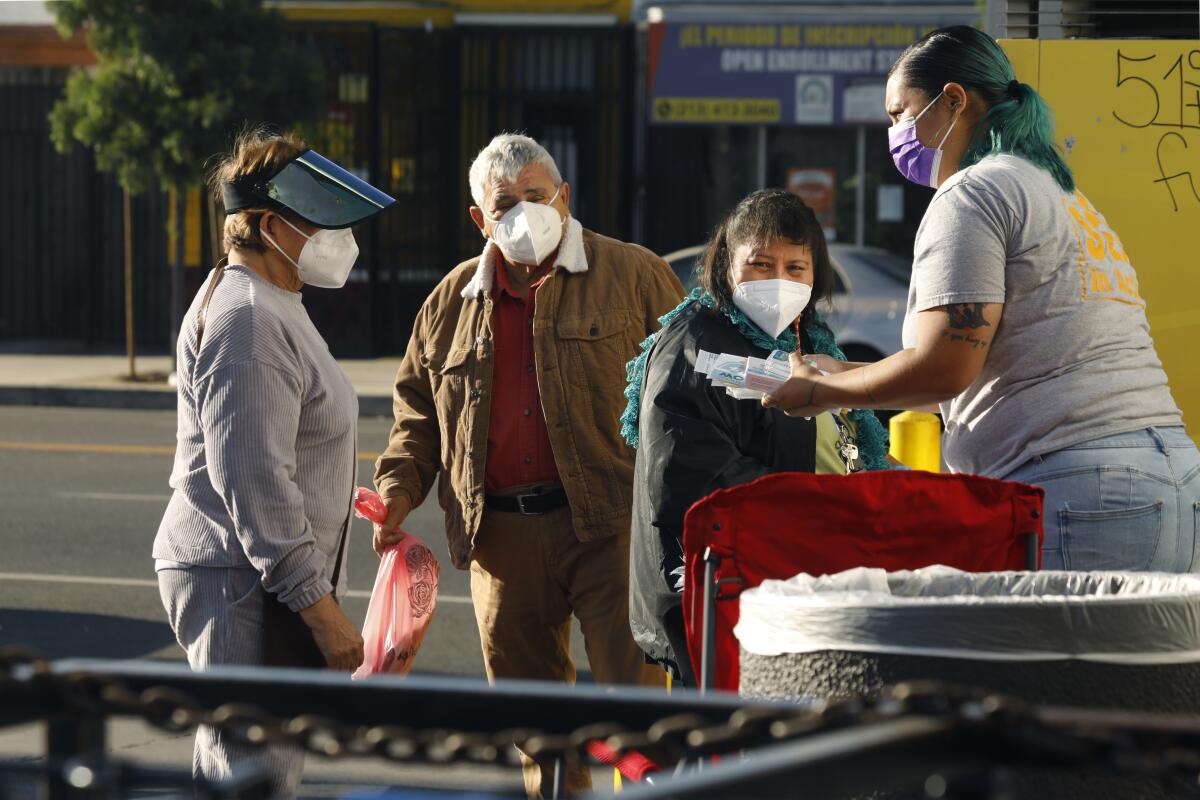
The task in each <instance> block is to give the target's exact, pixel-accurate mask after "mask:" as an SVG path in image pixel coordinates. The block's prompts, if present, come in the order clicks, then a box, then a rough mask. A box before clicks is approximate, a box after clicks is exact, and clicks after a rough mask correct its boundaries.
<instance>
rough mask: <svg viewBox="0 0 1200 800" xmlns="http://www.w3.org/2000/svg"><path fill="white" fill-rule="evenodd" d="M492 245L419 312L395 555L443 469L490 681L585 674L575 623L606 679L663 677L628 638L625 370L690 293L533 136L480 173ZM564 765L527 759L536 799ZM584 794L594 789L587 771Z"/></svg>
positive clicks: (406, 364)
mask: <svg viewBox="0 0 1200 800" xmlns="http://www.w3.org/2000/svg"><path fill="white" fill-rule="evenodd" d="M470 182H471V194H472V196H473V198H474V201H475V205H474V206H473V207H472V208H471V209H470V214H471V218H472V219H473V220H474V221H475V224H476V225H477V226H478V227H479V230H480V232H481V233H482V234H483V237H484V238H485V239H486V244H485V246H484V248H483V253H482V254H481V255H480V256H479V257H478V258H474V259H471V260H470V261H467V262H465V263H463V264H460V265H459V266H458V267H456V268H455V269H454V270H453V271H451V273H450V274H449V275H447V276H446V278H445V279H444V280H443V281H442V282H441V283H440V284H439V285H438V287H437V288H436V289H434V291H433V293H432V294H431V295H430V296H429V298H428V299H427V300H426V301H425V304H424V306H422V308H421V311H420V312H419V313H418V315H417V318H416V321H415V323H414V325H413V334H412V339H411V341H410V342H409V345H408V351H407V353H406V354H405V357H404V361H403V362H402V364H401V366H400V369H399V372H398V373H397V375H396V385H395V392H394V396H393V399H394V409H395V417H396V420H395V424H394V426H393V427H392V431H391V436H390V439H389V442H388V446H387V449H386V451H385V452H384V453H383V455H382V456H381V457H380V459H379V462H378V464H377V469H376V474H375V483H376V485H377V486H378V488H379V492H380V494H381V495H382V496H383V497H384V498H385V502H386V503H387V505H388V512H389V513H388V520H387V522H386V523H385V524H384V525H382V526H377V527H376V529H375V547H376V550H377V551H382V550H383V549H384V548H386V547H388V546H389V545H391V544H393V543H394V542H396V541H398V540H399V538H400V536H401V535H402V534H400V532H399V526H400V524H401V523H402V522H403V520H404V518H405V517H406V516H407V515H408V513H409V511H410V510H411V509H413V508H414V507H416V506H417V505H418V504H419V503H421V502H422V501H423V500H424V498H425V496H426V495H427V494H428V492H429V490H430V489H431V488H432V486H433V482H434V478H435V477H438V479H439V480H438V499H439V500H440V502H441V505H442V508H443V509H444V510H445V514H446V534H447V537H448V539H449V546H450V556H451V558H452V559H453V561H454V564H455V566H457V567H458V568H460V569H470V571H471V597H472V600H473V601H474V605H475V618H476V621H477V622H478V625H479V635H480V640H481V642H482V645H483V657H484V665H485V667H486V669H487V674H488V677H489V679H492V680H494V679H497V678H525V679H540V680H558V681H566V682H572V681H574V679H575V666H574V664H573V663H572V661H571V654H570V636H569V634H570V626H571V616H572V614H573V615H574V616H575V617H576V618H577V619H578V620H579V624H580V627H581V629H582V632H583V637H584V641H585V642H586V644H587V653H588V660H589V662H590V664H591V668H592V674H593V676H594V677H595V679H596V680H597V681H598V682H600V683H641V684H651V685H653V684H661V682H662V679H661V677H659V676H660V675H661V673H659V674H658V675H656V670H654V669H653V668H650V667H648V666H647V665H646V664H645V663H644V660H643V657H642V654H641V652H640V651H639V650H638V647H637V645H635V644H634V642H633V638H632V635H631V633H630V629H629V612H628V603H629V525H630V505H631V494H632V482H633V457H634V452H633V450H632V449H631V448H630V447H628V446H627V445H626V444H625V443H624V442H623V441H622V440H621V436H620V427H621V423H620V416H621V412H622V410H623V409H624V406H625V398H624V395H623V391H624V387H625V363H626V362H627V361H629V360H630V359H632V358H633V357H634V356H635V355H637V352H638V344H639V343H640V342H641V341H642V340H643V339H644V338H646V336H648V335H649V334H651V333H653V332H654V331H655V330H657V329H658V318H659V317H660V316H662V315H663V314H664V313H665V312H667V311H668V310H670V309H671V308H673V307H674V306H675V305H676V304H678V302H679V300H680V299H681V298H682V296H683V287H682V286H681V285H680V283H679V280H678V279H677V278H676V277H675V275H674V273H672V272H671V270H670V268H669V267H668V266H667V265H666V263H664V262H663V261H662V259H660V258H658V257H657V256H655V255H654V254H653V253H651V252H649V251H648V250H646V249H644V248H641V247H638V246H637V245H632V244H625V243H623V242H618V241H615V240H613V239H609V238H607V237H605V236H601V235H600V234H597V233H593V232H592V231H589V230H585V229H584V228H583V226H582V225H581V224H580V223H579V222H578V221H577V220H575V219H574V218H572V217H571V214H570V200H571V187H570V185H569V184H567V183H566V182H564V181H563V179H562V177H561V176H560V175H559V171H558V168H557V166H556V165H555V163H554V160H553V159H552V158H551V157H550V154H549V153H547V152H546V150H545V149H543V148H542V147H541V145H539V144H538V143H537V142H535V141H534V140H532V139H530V138H528V137H526V136H518V135H513V134H504V135H501V136H497V137H496V138H495V139H493V140H492V142H491V143H490V144H489V145H488V146H487V147H485V148H484V149H483V150H482V151H481V152H480V153H479V155H478V156H477V157H476V159H475V162H474V164H472V166H471V171H470ZM546 766H547V765H539V764H536V763H534V762H533V761H531V760H528V759H526V768H525V783H526V788H527V789H528V791H529V793H530V795H531V796H537V795H538V794H539V793H540V791H541V781H542V773H543V772H544V769H543V768H544V767H546ZM566 784H567V790H568V791H569V792H578V791H581V790H584V789H586V788H588V786H589V785H590V781H589V779H588V774H587V771H586V769H573V770H571V771H569V773H568V775H567V780H566Z"/></svg>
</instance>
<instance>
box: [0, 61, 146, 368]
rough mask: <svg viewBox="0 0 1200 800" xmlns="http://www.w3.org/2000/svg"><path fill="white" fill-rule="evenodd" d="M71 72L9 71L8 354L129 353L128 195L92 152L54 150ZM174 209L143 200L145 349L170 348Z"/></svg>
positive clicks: (138, 243) (140, 336)
mask: <svg viewBox="0 0 1200 800" xmlns="http://www.w3.org/2000/svg"><path fill="white" fill-rule="evenodd" d="M66 76H67V71H66V70H63V69H51V68H29V67H0V347H7V348H9V349H15V348H22V349H37V350H39V351H45V350H46V349H52V348H55V347H70V348H78V347H80V346H82V347H85V348H89V349H97V350H103V349H112V348H119V347H120V346H121V345H122V343H123V342H124V340H125V301H124V250H123V247H124V244H123V222H122V216H121V213H122V211H121V209H122V199H121V190H120V187H119V186H118V185H117V182H116V179H115V178H114V177H112V176H111V175H107V174H103V173H99V172H97V171H96V168H95V162H94V159H93V157H92V155H91V153H90V152H88V151H87V150H85V149H83V148H76V149H75V150H73V151H72V152H70V153H68V154H67V155H60V154H59V153H57V152H55V150H54V146H53V145H52V144H51V142H50V125H49V122H48V120H47V115H48V114H49V113H50V108H51V107H52V106H53V104H54V101H55V100H56V99H57V98H58V97H60V96H61V95H62V92H63V84H64V83H65V81H66ZM166 218H167V214H166V200H165V198H164V196H163V195H162V194H161V193H159V192H157V191H150V192H147V193H146V194H144V195H142V196H140V197H137V198H134V202H133V230H134V239H135V247H134V287H135V291H134V304H135V328H136V331H137V340H138V344H139V346H143V347H150V348H159V349H163V348H165V343H166V341H167V325H168V311H169V309H168V307H167V302H166V299H167V282H168V278H169V276H168V272H167V252H166V247H167V244H166V227H165V221H166Z"/></svg>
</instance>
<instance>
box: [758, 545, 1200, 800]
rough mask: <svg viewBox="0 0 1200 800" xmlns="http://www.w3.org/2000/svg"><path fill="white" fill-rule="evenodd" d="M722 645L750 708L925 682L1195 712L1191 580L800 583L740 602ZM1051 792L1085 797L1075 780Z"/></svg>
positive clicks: (919, 575) (1199, 604)
mask: <svg viewBox="0 0 1200 800" xmlns="http://www.w3.org/2000/svg"><path fill="white" fill-rule="evenodd" d="M734 633H735V635H736V636H737V639H738V642H739V647H740V652H741V657H740V661H741V684H740V690H741V692H742V693H743V694H746V695H750V696H757V697H777V698H813V697H822V698H838V697H848V696H856V695H871V694H873V693H875V692H877V691H878V690H879V689H881V688H882V687H884V686H887V685H889V684H894V683H898V682H901V681H907V680H921V679H931V680H939V681H945V682H948V683H954V684H959V685H964V686H974V687H980V688H983V689H987V690H990V691H996V692H1001V693H1004V694H1008V695H1012V696H1014V697H1018V698H1021V699H1023V700H1026V701H1028V702H1030V703H1036V704H1047V705H1061V706H1083V707H1091V708H1107V709H1129V710H1143V711H1157V712H1173V713H1193V714H1200V575H1177V574H1166V573H1146V572H1141V573H1138V572H991V573H967V572H961V571H959V570H955V569H951V568H949V567H931V568H927V569H922V570H916V571H908V572H892V573H888V572H885V571H883V570H878V569H855V570H849V571H847V572H842V573H839V574H837V575H831V576H822V577H812V576H808V575H798V576H796V577H794V578H791V579H790V580H786V581H765V582H764V583H763V584H762V585H760V586H758V587H756V588H754V589H751V590H749V591H746V592H743V593H742V595H741V600H740V619H739V622H738V624H737V627H736V628H735V630H734ZM1043 788H1045V786H1043ZM1143 789H1145V790H1146V791H1149V790H1150V789H1149V787H1140V788H1138V789H1137V792H1138V794H1139V795H1140V796H1156V795H1158V792H1157V791H1152V792H1151V793H1150V794H1148V795H1147V794H1142V790H1143ZM1054 791H1055V792H1056V793H1057V794H1056V796H1088V792H1091V793H1092V794H1091V797H1092V798H1094V797H1096V796H1097V795H1096V794H1095V792H1096V791H1097V788H1096V786H1095V785H1092V786H1090V787H1087V786H1085V785H1084V784H1082V783H1078V782H1077V785H1074V786H1065V785H1057V786H1056V787H1055V789H1054ZM1101 794H1104V793H1103V792H1101ZM1043 796H1049V795H1043ZM1105 796H1114V795H1105Z"/></svg>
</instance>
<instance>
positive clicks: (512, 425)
mask: <svg viewBox="0 0 1200 800" xmlns="http://www.w3.org/2000/svg"><path fill="white" fill-rule="evenodd" d="M549 274H550V273H549V271H547V272H546V274H545V275H542V276H541V277H540V278H538V279H537V280H535V281H533V282H532V283H531V284H530V286H529V296H528V299H526V300H522V299H521V297H520V295H519V294H518V293H517V292H516V290H515V289H514V288H513V286H512V283H511V282H510V281H509V279H508V272H507V270H506V268H505V265H504V263H503V260H502V259H501V258H500V257H499V254H497V258H496V282H495V285H494V286H493V288H492V299H493V305H492V337H493V339H492V341H493V344H494V352H495V361H494V362H493V365H492V366H493V369H494V370H495V372H494V377H493V380H492V411H491V417H490V419H489V422H488V450H487V465H486V467H485V469H484V488H485V490H486V491H489V492H494V491H497V490H500V489H507V488H509V487H512V486H523V485H526V484H531V483H557V482H558V465H556V464H555V463H554V452H553V451H552V450H551V449H550V434H549V433H548V432H547V430H546V414H545V413H544V412H543V411H542V399H541V396H540V394H539V393H538V382H537V367H536V366H535V365H534V360H533V309H534V293H535V292H536V290H537V287H538V286H541V284H542V282H543V281H545V280H546V277H547V276H548V275H549Z"/></svg>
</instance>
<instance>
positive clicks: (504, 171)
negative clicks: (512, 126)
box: [468, 133, 563, 207]
mask: <svg viewBox="0 0 1200 800" xmlns="http://www.w3.org/2000/svg"><path fill="white" fill-rule="evenodd" d="M531 164H541V165H542V166H543V167H545V168H546V172H548V173H549V174H550V180H551V181H553V182H554V188H556V189H557V188H558V187H559V186H561V185H562V182H563V179H562V175H560V174H559V172H558V165H557V164H555V163H554V159H553V158H552V157H551V156H550V154H549V153H548V152H546V148H544V147H542V146H541V145H540V144H538V143H537V142H535V141H534V140H533V139H530V138H529V137H528V136H522V135H521V134H519V133H502V134H500V135H499V136H497V137H496V138H495V139H492V141H491V142H489V143H488V146H487V147H485V148H483V149H482V150H480V151H479V155H477V156H475V160H474V161H473V162H471V171H470V172H469V173H468V179H469V180H470V183H471V197H472V198H473V199H474V200H475V205H477V206H480V207H482V206H483V197H484V194H485V193H486V191H487V186H488V184H490V183H491V182H492V181H495V180H497V179H499V180H503V181H508V182H512V181H515V180H516V179H517V176H518V175H520V174H521V170H523V169H525V168H526V167H528V166H529V165H531Z"/></svg>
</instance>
